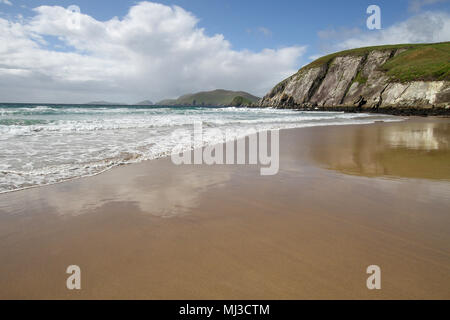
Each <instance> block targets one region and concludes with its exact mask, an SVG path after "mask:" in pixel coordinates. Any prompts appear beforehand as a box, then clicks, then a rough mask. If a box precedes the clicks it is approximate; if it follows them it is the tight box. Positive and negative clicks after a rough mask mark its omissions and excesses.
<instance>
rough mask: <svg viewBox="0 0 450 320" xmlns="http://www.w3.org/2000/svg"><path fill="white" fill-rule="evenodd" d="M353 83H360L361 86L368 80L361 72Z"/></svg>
mask: <svg viewBox="0 0 450 320" xmlns="http://www.w3.org/2000/svg"><path fill="white" fill-rule="evenodd" d="M353 82H358V83H360V84H364V83H366V82H367V78H366V77H364V76H362V75H361V71H359V72H358V74H357V75H356V77H355V79H353Z"/></svg>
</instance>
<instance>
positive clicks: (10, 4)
mask: <svg viewBox="0 0 450 320" xmlns="http://www.w3.org/2000/svg"><path fill="white" fill-rule="evenodd" d="M0 3H3V4H7V5H8V6H12V5H13V4H12V2H11V1H9V0H0Z"/></svg>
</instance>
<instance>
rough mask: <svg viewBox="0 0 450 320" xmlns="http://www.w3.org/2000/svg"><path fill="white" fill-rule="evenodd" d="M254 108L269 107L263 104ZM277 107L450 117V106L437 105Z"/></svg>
mask: <svg viewBox="0 0 450 320" xmlns="http://www.w3.org/2000/svg"><path fill="white" fill-rule="evenodd" d="M252 108H267V107H262V106H257V107H252ZM275 109H290V110H296V111H318V112H345V113H369V114H379V115H391V116H405V117H414V116H416V117H444V118H448V117H450V107H448V106H447V107H436V108H414V107H404V108H401V107H379V108H364V107H355V106H335V107H318V106H305V107H301V106H284V107H278V108H275Z"/></svg>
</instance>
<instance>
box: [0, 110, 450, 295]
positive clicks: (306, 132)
mask: <svg viewBox="0 0 450 320" xmlns="http://www.w3.org/2000/svg"><path fill="white" fill-rule="evenodd" d="M449 141H450V120H449V119H415V118H413V119H411V120H409V121H406V122H402V123H376V124H372V125H358V126H330V127H313V128H302V129H293V130H284V131H281V132H280V171H279V173H278V175H276V176H260V171H259V167H258V166H248V165H224V166H207V165H196V166H194V165H193V166H188V165H182V166H175V165H174V164H173V163H172V162H171V161H170V158H167V159H159V160H154V161H148V162H144V163H141V164H136V165H129V166H124V167H120V168H116V169H113V170H111V171H109V172H106V173H104V174H101V175H98V176H95V177H90V178H83V179H79V180H74V181H70V182H66V183H61V184H57V185H52V186H46V187H40V188H35V189H30V190H24V191H20V192H14V193H9V194H2V195H0V298H1V299H14V298H25V299H431V298H438V299H450V211H449V208H450V147H449ZM72 264H75V265H79V266H80V267H81V272H82V274H81V276H82V289H81V290H79V291H69V290H67V289H66V279H67V277H68V275H67V274H66V273H65V270H66V268H67V266H68V265H72ZM373 264H375V265H379V266H380V267H381V275H382V280H381V283H382V289H381V290H368V289H367V287H366V279H367V277H368V276H369V275H367V274H366V268H367V266H369V265H373Z"/></svg>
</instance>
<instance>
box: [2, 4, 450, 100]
mask: <svg viewBox="0 0 450 320" xmlns="http://www.w3.org/2000/svg"><path fill="white" fill-rule="evenodd" d="M342 3H343V2H341V1H331V0H330V1H322V0H316V1H299V0H292V1H287V0H278V1H253V0H245V1H242V0H184V1H182V0H180V1H175V0H174V1H159V2H147V1H143V2H139V1H125V0H124V1H106V0H96V1H92V0H90V1H88V0H71V1H49V0H47V1H38V0H34V1H30V0H29V1H20V0H0V102H37V103H40V102H43V103H44V102H47V103H84V102H88V101H93V100H108V101H114V102H124V103H133V102H137V101H140V100H144V99H150V100H152V101H159V100H161V99H163V98H172V97H177V96H179V95H181V94H185V93H189V92H196V91H200V90H212V89H216V88H223V89H230V90H244V91H248V92H250V93H252V94H255V95H259V96H262V95H264V94H265V93H266V92H267V91H268V90H269V89H270V88H271V87H273V86H274V85H275V84H276V83H277V82H279V81H280V80H282V79H284V78H285V77H287V76H289V75H291V74H293V73H294V72H296V70H298V68H300V67H301V66H302V65H304V64H306V63H308V62H310V61H311V59H314V58H316V57H319V56H321V55H323V54H326V53H330V52H333V51H336V50H342V49H348V48H354V47H361V46H368V45H377V44H388V43H406V42H411V43H418V42H438V41H450V1H449V0H396V1H387V0H386V1H370V2H369V1H361V0H358V1H357V0H354V1H353V0H348V1H345V5H342ZM370 4H377V5H378V6H379V7H380V8H381V22H382V29H381V30H368V29H367V27H366V19H367V18H368V16H369V15H368V14H367V13H366V9H367V7H368V6H369V5H370ZM77 8H79V9H80V13H76V11H77Z"/></svg>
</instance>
